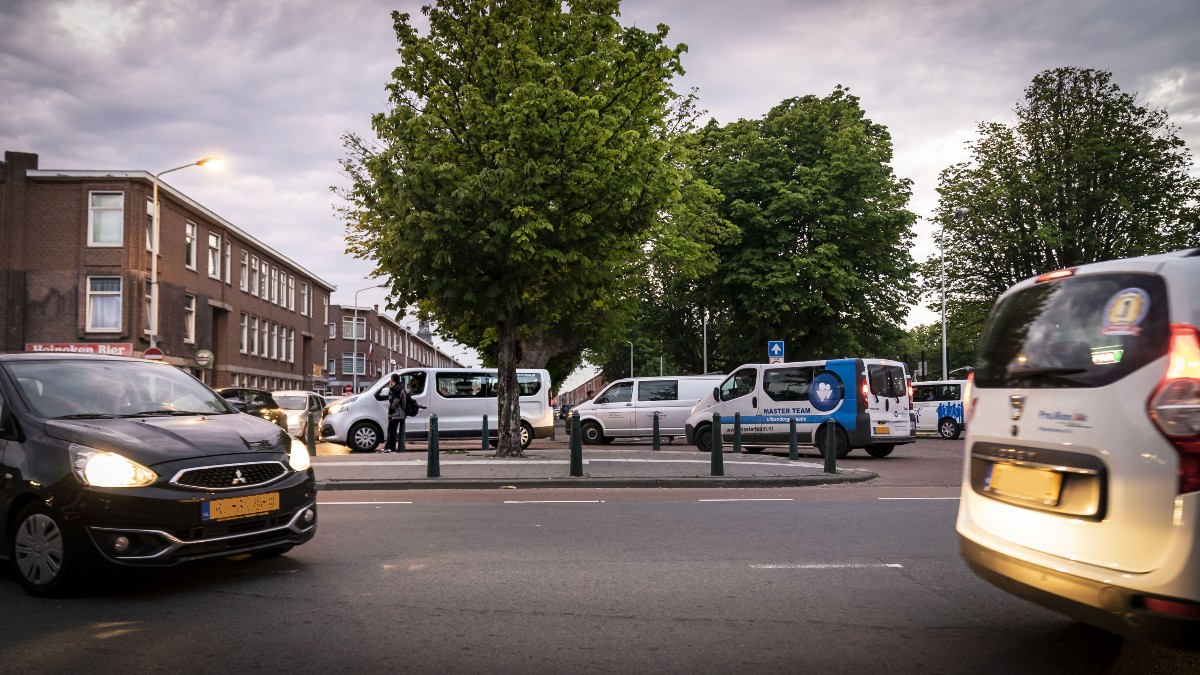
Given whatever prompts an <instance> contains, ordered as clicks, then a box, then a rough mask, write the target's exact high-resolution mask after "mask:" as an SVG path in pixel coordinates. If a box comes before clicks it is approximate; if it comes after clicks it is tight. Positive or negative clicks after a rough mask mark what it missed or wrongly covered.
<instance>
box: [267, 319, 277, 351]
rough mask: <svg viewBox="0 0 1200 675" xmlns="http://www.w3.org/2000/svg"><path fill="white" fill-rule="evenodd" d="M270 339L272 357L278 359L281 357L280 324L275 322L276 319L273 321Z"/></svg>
mask: <svg viewBox="0 0 1200 675" xmlns="http://www.w3.org/2000/svg"><path fill="white" fill-rule="evenodd" d="M269 339H270V341H271V356H270V358H272V359H278V358H279V324H277V323H275V322H274V321H272V322H271V334H270V338H269Z"/></svg>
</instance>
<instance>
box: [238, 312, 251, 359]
mask: <svg viewBox="0 0 1200 675" xmlns="http://www.w3.org/2000/svg"><path fill="white" fill-rule="evenodd" d="M240 326H241V331H240V335H239V338H238V352H239V353H241V354H246V353H247V352H248V350H249V349H250V335H249V333H248V330H249V328H250V315H249V314H246V313H245V312H242V318H241V324H240Z"/></svg>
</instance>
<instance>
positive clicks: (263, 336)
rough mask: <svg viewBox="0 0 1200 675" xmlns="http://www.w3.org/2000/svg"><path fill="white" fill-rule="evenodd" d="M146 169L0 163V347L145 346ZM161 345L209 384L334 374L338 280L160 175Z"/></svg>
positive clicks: (273, 383)
mask: <svg viewBox="0 0 1200 675" xmlns="http://www.w3.org/2000/svg"><path fill="white" fill-rule="evenodd" d="M153 182H154V176H153V175H152V174H150V173H148V172H145V171H106V170H87V171H52V170H42V169H38V157H37V155H36V154H30V153H20V152H5V153H4V162H3V163H2V164H0V350H3V351H41V350H70V351H91V352H101V353H117V354H127V355H131V356H141V355H144V354H145V351H146V349H147V348H148V347H150V346H151V340H150V326H151V319H150V288H151V284H150V270H151V251H152V248H151V231H152V222H153V219H152V211H153V208H152V205H153V201H152V190H153ZM158 200H159V214H160V232H159V237H160V245H159V255H158V270H157V274H158V280H159V300H158V304H159V310H158V313H159V318H158V328H159V329H158V333H159V335H158V336H157V346H158V348H160V349H161V350H162V351H163V354H164V356H163V358H164V359H165V360H166V361H168V362H169V363H172V364H174V365H176V366H178V367H181V368H185V369H188V370H190V371H191V372H192V373H193V374H195V375H196V376H197V377H199V378H201V379H202V380H204V381H205V382H206V383H208V384H210V385H212V386H214V387H224V386H229V385H242V386H254V387H262V388H266V389H285V388H297V389H313V390H317V391H326V390H327V389H328V387H329V381H328V377H327V375H326V373H325V365H326V363H327V361H328V358H329V357H328V345H327V341H328V338H329V329H328V328H327V324H329V323H330V317H329V299H330V293H331V292H332V291H333V290H334V289H335V287H334V286H333V285H331V284H330V283H328V282H326V281H324V280H322V279H321V278H319V277H317V276H316V275H314V274H313V273H311V272H309V271H307V270H306V269H304V268H303V267H301V266H300V265H298V264H297V263H295V262H293V261H292V260H289V259H288V258H287V257H286V256H284V255H282V254H280V253H279V252H277V251H275V250H274V249H272V248H271V247H270V246H268V245H267V244H265V243H263V242H261V241H259V240H257V239H255V238H254V237H252V236H251V235H249V234H248V233H246V232H245V231H243V230H241V229H239V228H237V227H236V226H234V225H233V224H232V223H229V222H228V221H226V220H224V219H223V218H221V217H220V216H218V215H216V214H214V213H213V212H211V211H209V210H208V209H206V208H205V207H203V206H201V205H200V204H198V203H196V202H195V201H193V200H192V199H190V198H189V197H187V196H186V195H184V194H183V193H181V192H179V191H177V190H175V189H174V188H172V187H170V186H169V185H166V184H164V183H162V182H161V181H160V183H159V192H158Z"/></svg>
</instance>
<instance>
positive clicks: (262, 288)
mask: <svg viewBox="0 0 1200 675" xmlns="http://www.w3.org/2000/svg"><path fill="white" fill-rule="evenodd" d="M259 269H260V270H262V276H261V277H260V278H259V297H261V298H262V299H263V300H265V301H267V302H270V301H271V291H270V288H271V263H269V262H267V261H266V260H263V261H262V263H261V264H260V265H259Z"/></svg>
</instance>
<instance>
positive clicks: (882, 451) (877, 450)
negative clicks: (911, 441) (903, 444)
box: [866, 444, 896, 459]
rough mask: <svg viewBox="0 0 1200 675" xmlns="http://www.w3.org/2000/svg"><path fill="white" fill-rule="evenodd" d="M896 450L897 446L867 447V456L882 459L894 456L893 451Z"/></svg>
mask: <svg viewBox="0 0 1200 675" xmlns="http://www.w3.org/2000/svg"><path fill="white" fill-rule="evenodd" d="M895 449H896V446H894V445H891V444H881V445H868V446H867V447H866V451H867V454H868V455H870V456H872V457H875V458H877V459H878V458H880V457H887V456H888V455H890V454H892V450H895Z"/></svg>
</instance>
